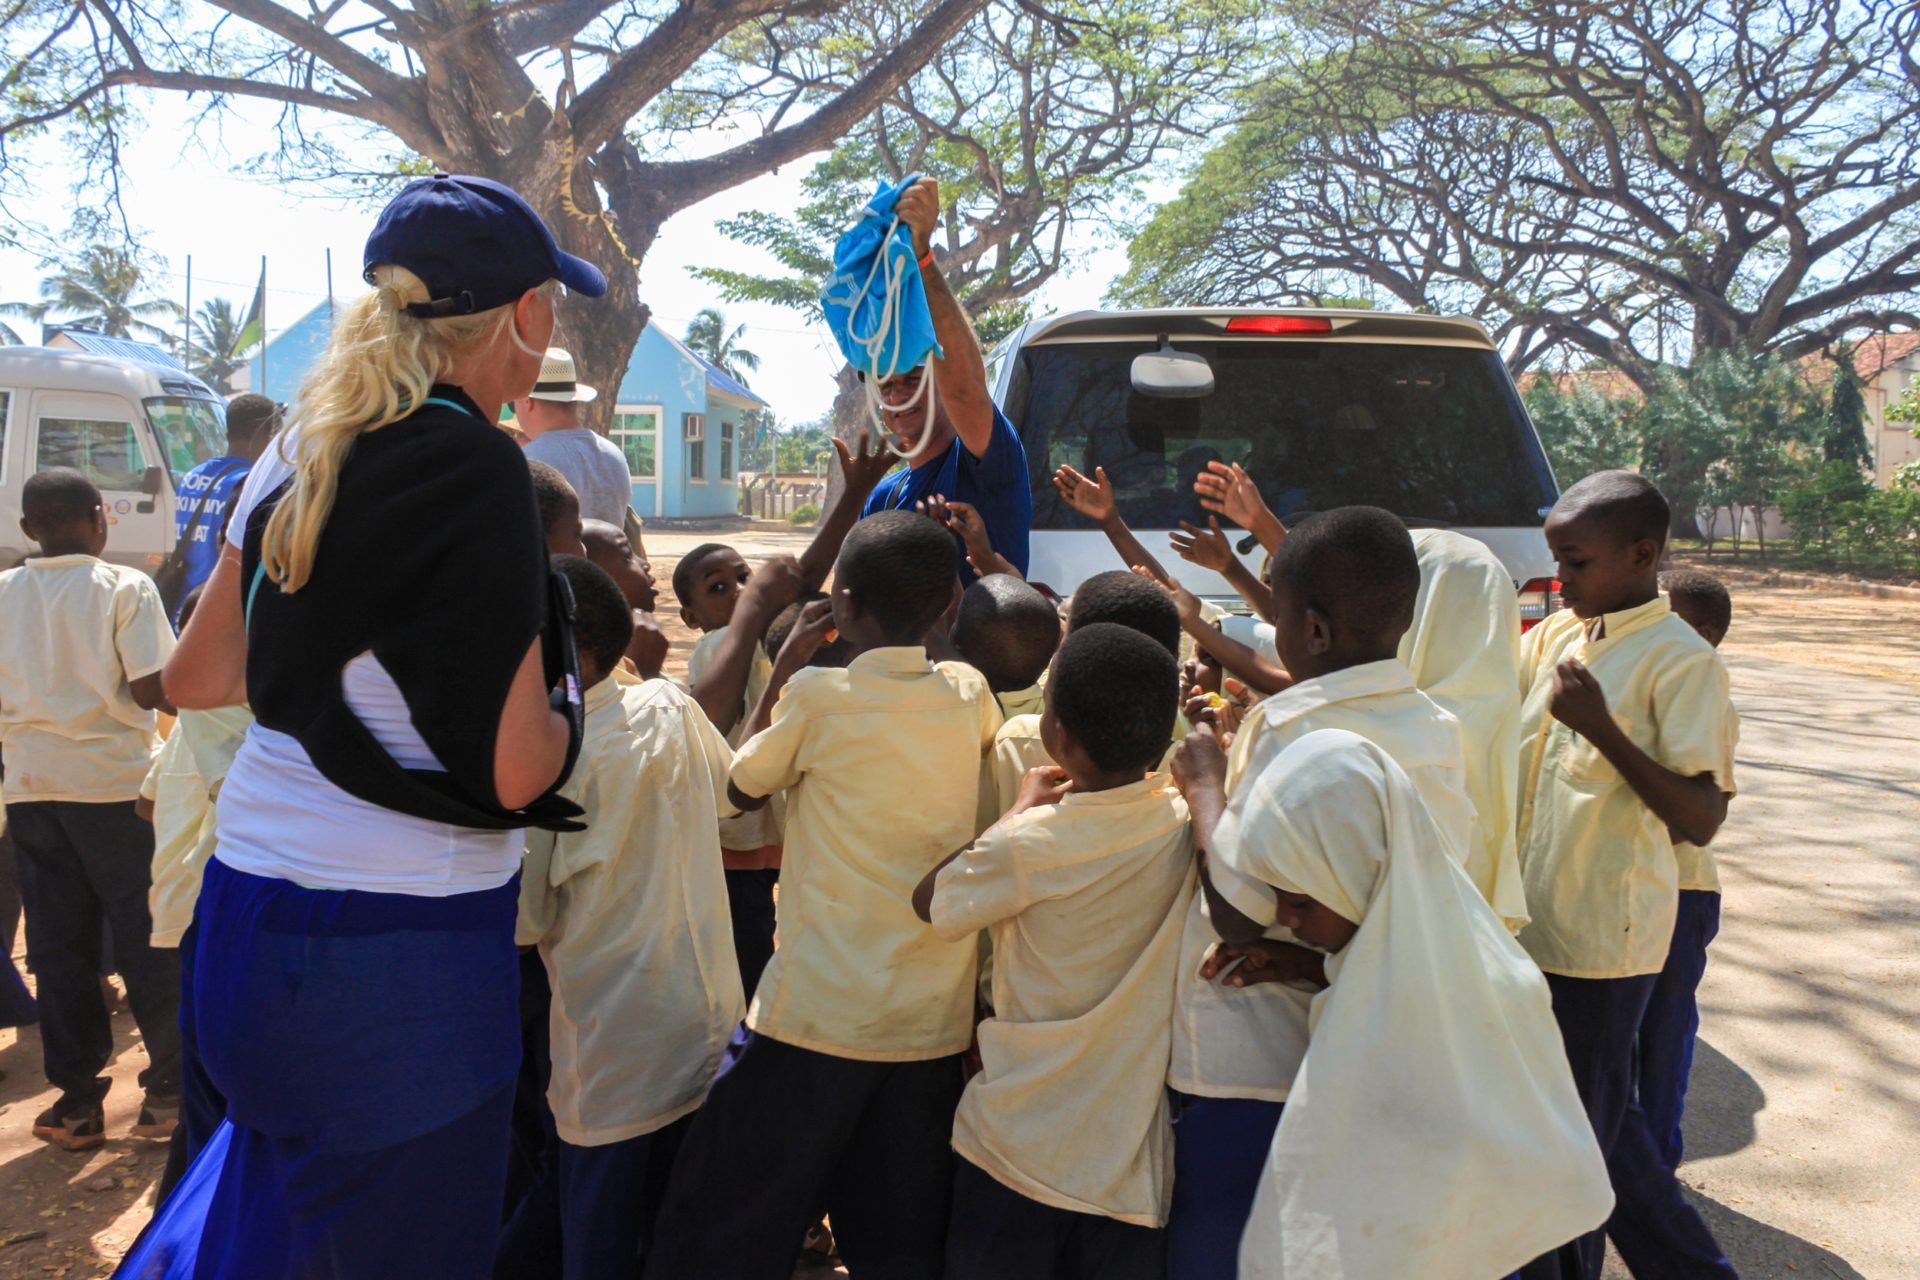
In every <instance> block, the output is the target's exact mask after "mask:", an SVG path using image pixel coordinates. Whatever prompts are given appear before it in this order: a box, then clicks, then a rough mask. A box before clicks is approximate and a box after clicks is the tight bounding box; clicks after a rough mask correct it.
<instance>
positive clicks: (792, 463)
mask: <svg viewBox="0 0 1920 1280" xmlns="http://www.w3.org/2000/svg"><path fill="white" fill-rule="evenodd" d="M832 452H833V430H832V428H831V427H829V426H828V425H827V423H826V421H825V420H824V419H822V420H819V421H815V422H808V423H803V424H802V425H800V426H797V427H791V428H789V429H788V430H786V431H783V432H781V433H780V434H779V436H778V437H777V438H776V442H775V445H774V457H775V458H776V459H777V469H778V470H779V471H780V472H781V474H783V475H791V474H795V473H798V472H802V471H818V470H820V468H821V467H823V466H824V465H826V462H827V455H829V454H830V453H832Z"/></svg>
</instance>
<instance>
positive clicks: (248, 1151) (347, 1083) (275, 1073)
mask: <svg viewBox="0 0 1920 1280" xmlns="http://www.w3.org/2000/svg"><path fill="white" fill-rule="evenodd" d="M518 897H519V885H518V881H517V879H516V880H514V881H511V882H509V883H507V884H505V885H502V886H501V887H500V888H498V889H491V890H486V891H483V892H479V893H467V894H459V895H456V896H454V897H449V898H423V897H414V896H410V895H405V894H383V893H364V892H357V891H356V892H339V891H333V890H318V889H303V888H301V887H300V886H298V885H295V884H292V883H289V882H287V881H284V880H275V879H268V878H265V877H261V876H254V875H248V874H246V873H245V872H240V871H235V870H233V869H232V868H230V867H227V866H225V865H224V864H222V863H221V862H220V861H219V859H218V857H217V856H216V857H215V858H213V859H211V860H209V862H208V863H207V870H206V879H205V883H204V884H203V886H202V888H201V892H200V901H199V904H198V907H197V909H196V913H195V921H196V926H195V934H196V947H197V950H196V952H195V955H194V966H193V982H192V986H191V988H190V990H188V991H187V992H185V993H184V998H183V1001H182V1005H181V1016H182V1018H183V1019H187V1020H190V1025H191V1027H192V1029H193V1032H194V1038H195V1040H196V1042H197V1044H198V1046H199V1051H200V1055H201V1060H202V1062H203V1064H204V1066H205V1069H206V1072H207V1075H208V1077H209V1078H210V1079H211V1080H212V1082H213V1083H214V1085H215V1086H216V1087H217V1088H218V1089H219V1091H220V1093H221V1094H223V1095H224V1096H225V1098H226V1100H227V1118H228V1120H229V1121H230V1122H231V1124H232V1126H233V1132H232V1136H231V1139H230V1141H229V1143H228V1146H227V1151H226V1154H225V1159H224V1162H223V1163H222V1165H221V1172H220V1178H219V1183H218V1186H217V1187H216V1189H215V1190H214V1192H213V1194H212V1196H211V1198H210V1201H209V1202H208V1203H207V1204H206V1206H205V1224H204V1227H203V1229H202V1233H201V1235H200V1237H199V1249H198V1255H199V1256H198V1260H197V1263H196V1265H195V1267H194V1271H193V1274H194V1275H195V1276H197V1277H227V1276H232V1277H246V1278H247V1280H273V1278H275V1277H302V1278H306V1277H312V1278H314V1280H320V1278H322V1277H326V1278H333V1277H339V1278H340V1280H347V1278H349V1277H351V1278H353V1280H361V1278H363V1277H372V1276H405V1275H417V1276H434V1277H449V1278H450V1280H451V1278H457V1277H465V1276H474V1277H481V1276H486V1275H487V1274H489V1272H490V1269H491V1263H492V1258H493V1251H494V1244H495V1241H496V1237H497V1234H498V1230H499V1224H500V1204H501V1199H502V1197H503V1195H504V1194H505V1181H506V1171H507V1159H508V1151H509V1115H510V1108H511V1101H512V1095H513V1085H514V1075H515V1072H516V1070H517V1069H518V1066H519V1060H520V1028H519V1014H518V1001H519V970H518V960H517V953H516V951H515V949H514V945H513V926H514V915H515V911H516V907H517V902H518ZM169 1207H171V1202H169Z"/></svg>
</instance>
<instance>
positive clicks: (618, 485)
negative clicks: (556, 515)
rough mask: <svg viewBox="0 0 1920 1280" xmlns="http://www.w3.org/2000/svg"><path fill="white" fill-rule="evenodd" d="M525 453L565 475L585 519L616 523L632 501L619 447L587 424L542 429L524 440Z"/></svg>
mask: <svg viewBox="0 0 1920 1280" xmlns="http://www.w3.org/2000/svg"><path fill="white" fill-rule="evenodd" d="M527 457H529V458H531V459H533V460H535V461H538V462H544V463H546V464H547V465H548V466H550V467H552V468H553V469H554V470H555V471H558V472H559V473H560V474H561V475H563V476H565V477H566V478H567V483H568V484H570V485H572V486H573V491H574V492H575V493H577V494H579V495H580V515H581V518H582V519H585V520H605V521H606V522H607V523H608V524H615V525H617V524H620V523H622V522H623V521H625V520H626V518H627V506H628V504H629V503H631V502H632V501H633V477H632V476H631V475H630V474H628V472H627V457H626V455H625V454H623V453H621V452H620V447H619V446H618V445H616V444H614V443H613V442H612V441H611V440H608V439H607V438H606V437H605V436H601V435H597V434H595V433H594V432H593V431H592V430H591V429H589V428H587V427H566V428H563V429H561V430H559V431H543V432H541V433H540V434H539V435H537V436H535V437H534V438H533V439H532V440H530V441H528V442H527Z"/></svg>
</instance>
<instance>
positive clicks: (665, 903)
mask: <svg viewBox="0 0 1920 1280" xmlns="http://www.w3.org/2000/svg"><path fill="white" fill-rule="evenodd" d="M555 568H556V569H558V570H559V572H560V573H562V574H563V575H564V576H565V577H566V578H567V581H568V584H569V585H570V586H571V587H572V588H573V596H574V602H575V609H576V613H575V621H574V635H575V642H576V644H577V645H578V647H579V653H580V680H581V683H582V684H584V685H586V686H587V692H586V731H585V734H584V737H583V739H582V742H581V748H580V759H579V763H578V764H577V765H576V766H575V768H574V772H573V777H572V780H571V781H569V782H568V783H567V785H566V788H565V792H564V793H565V795H566V796H567V798H568V799H570V800H573V801H575V802H577V803H578V804H579V805H580V806H581V807H582V808H583V809H585V810H586V814H585V817H584V818H583V821H585V822H586V823H587V829H586V830H585V831H582V832H578V833H574V834H568V835H557V836H556V835H554V834H552V833H550V832H537V833H534V834H533V835H532V836H531V837H530V839H529V847H528V853H527V869H526V871H525V872H524V873H523V874H524V875H525V876H526V877H527V879H526V881H525V882H524V883H523V891H522V903H523V907H522V920H523V926H525V927H524V928H523V931H522V934H521V936H522V937H523V938H525V937H527V936H529V935H532V936H535V937H537V940H538V946H539V949H540V957H541V959H542V961H543V962H544V963H545V966H546V970H547V975H548V980H549V983H550V985H551V987H552V990H553V1003H552V1022H551V1044H552V1055H553V1070H552V1082H551V1084H550V1085H549V1087H548V1092H547V1096H548V1099H549V1101H550V1103H551V1104H552V1108H553V1116H554V1121H555V1124H556V1126H557V1128H558V1131H559V1136H560V1158H559V1192H560V1217H561V1258H562V1274H563V1275H564V1276H566V1277H567V1278H568V1280H586V1278H588V1277H596V1278H597V1277H607V1278H609V1280H612V1278H614V1277H621V1278H623V1280H630V1278H631V1277H632V1276H633V1275H634V1274H635V1271H636V1269H637V1267H638V1265H639V1260H640V1258H641V1257H642V1256H643V1255H644V1253H645V1248H646V1242H647V1239H648V1237H649V1235H650V1234H651V1231H652V1220H653V1214H654V1212H655V1210H657V1208H658V1207H659V1202H660V1193H661V1191H662V1190H663V1189H664V1187H665V1183H666V1175H667V1171H668V1170H669V1169H670V1168H671V1167H672V1163H673V1156H674V1152H675V1151H676V1150H677V1148H678V1146H679V1143H680V1139H681V1138H682V1136H683V1135H684V1134H685V1132H686V1130H687V1128H688V1126H689V1124H690V1123H691V1119H692V1114H693V1112H694V1110H695V1109H696V1108H697V1107H698V1106H699V1105H700V1100H701V1099H702V1098H703V1097H705V1096H706V1092H707V1086H708V1084H709V1082H710V1081H711V1080H712V1078H713V1073H714V1071H715V1069H716V1068H717V1067H718V1066H719V1065H720V1057H721V1053H722V1051H723V1050H724V1049H725V1048H726V1044H727V1037H728V1035H729V1034H730V1033H731V1032H732V1031H733V1028H734V1026H735V1025H736V1024H737V1023H738V1022H739V1021H740V1018H741V1016H742V1014H743V1013H744V1011H745V1003H744V1001H743V1000H742V998H741V993H740V979H739V973H738V970H737V967H736V965H735V963H734V958H733V940H732V938H731V936H730V933H729V929H728V925H727V909H726V885H725V882H724V881H723V880H722V879H721V874H720V856H719V855H720V837H719V814H720V804H721V791H722V788H724V787H725V785H726V775H727V766H728V764H729V763H730V762H731V759H732V752H731V751H730V750H729V749H728V748H727V744H726V741H725V740H724V739H723V738H721V736H720V734H719V731H718V730H716V729H715V728H714V727H713V725H712V724H711V723H710V722H709V721H708V720H707V717H706V715H705V713H704V712H702V711H701V710H700V707H699V705H698V704H696V703H695V702H694V701H693V699H692V698H691V697H689V696H688V695H687V694H686V693H685V692H683V691H682V690H681V689H680V688H679V687H678V686H677V685H675V684H674V683H673V682H672V681H669V680H663V679H654V680H649V681H646V682H645V683H644V684H640V685H630V686H622V685H621V684H619V683H617V682H616V681H614V680H612V679H611V678H609V677H610V676H611V674H612V672H613V670H614V669H615V668H616V667H617V666H618V665H619V662H620V659H621V656H622V654H623V653H624V652H625V650H626V647H627V641H628V636H629V632H630V631H631V629H632V625H633V624H632V616H631V611H630V606H629V604H628V598H627V597H626V596H625V595H624V594H623V593H622V592H621V590H620V588H619V587H618V586H617V585H616V584H615V583H614V581H613V579H612V578H611V577H609V576H608V575H607V574H606V573H605V572H603V571H601V570H600V569H598V568H596V567H595V566H594V565H592V564H591V563H589V562H587V561H585V560H579V559H575V558H573V557H561V558H560V559H558V560H557V561H556V562H555Z"/></svg>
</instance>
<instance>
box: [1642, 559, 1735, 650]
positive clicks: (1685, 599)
mask: <svg viewBox="0 0 1920 1280" xmlns="http://www.w3.org/2000/svg"><path fill="white" fill-rule="evenodd" d="M1660 589H1661V590H1662V591H1664V592H1666V593H1667V603H1668V604H1669V605H1670V606H1671V607H1672V608H1673V611H1674V612H1675V613H1677V614H1679V615H1680V618H1681V620H1682V621H1683V622H1685V623H1686V624H1687V625H1688V626H1690V627H1692V628H1693V629H1694V630H1696V631H1698V630H1700V629H1701V628H1702V627H1706V628H1709V629H1711V630H1712V631H1713V632H1714V634H1715V635H1720V636H1724V635H1726V634H1727V628H1728V627H1730V626H1732V625H1733V597H1732V596H1730V595H1728V594H1727V585H1726V583H1724V582H1722V581H1720V579H1718V578H1716V577H1714V576H1713V575H1712V574H1710V573H1702V572H1700V571H1699V570H1698V569H1669V570H1668V571H1667V572H1665V573H1663V574H1661V575H1660Z"/></svg>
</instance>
